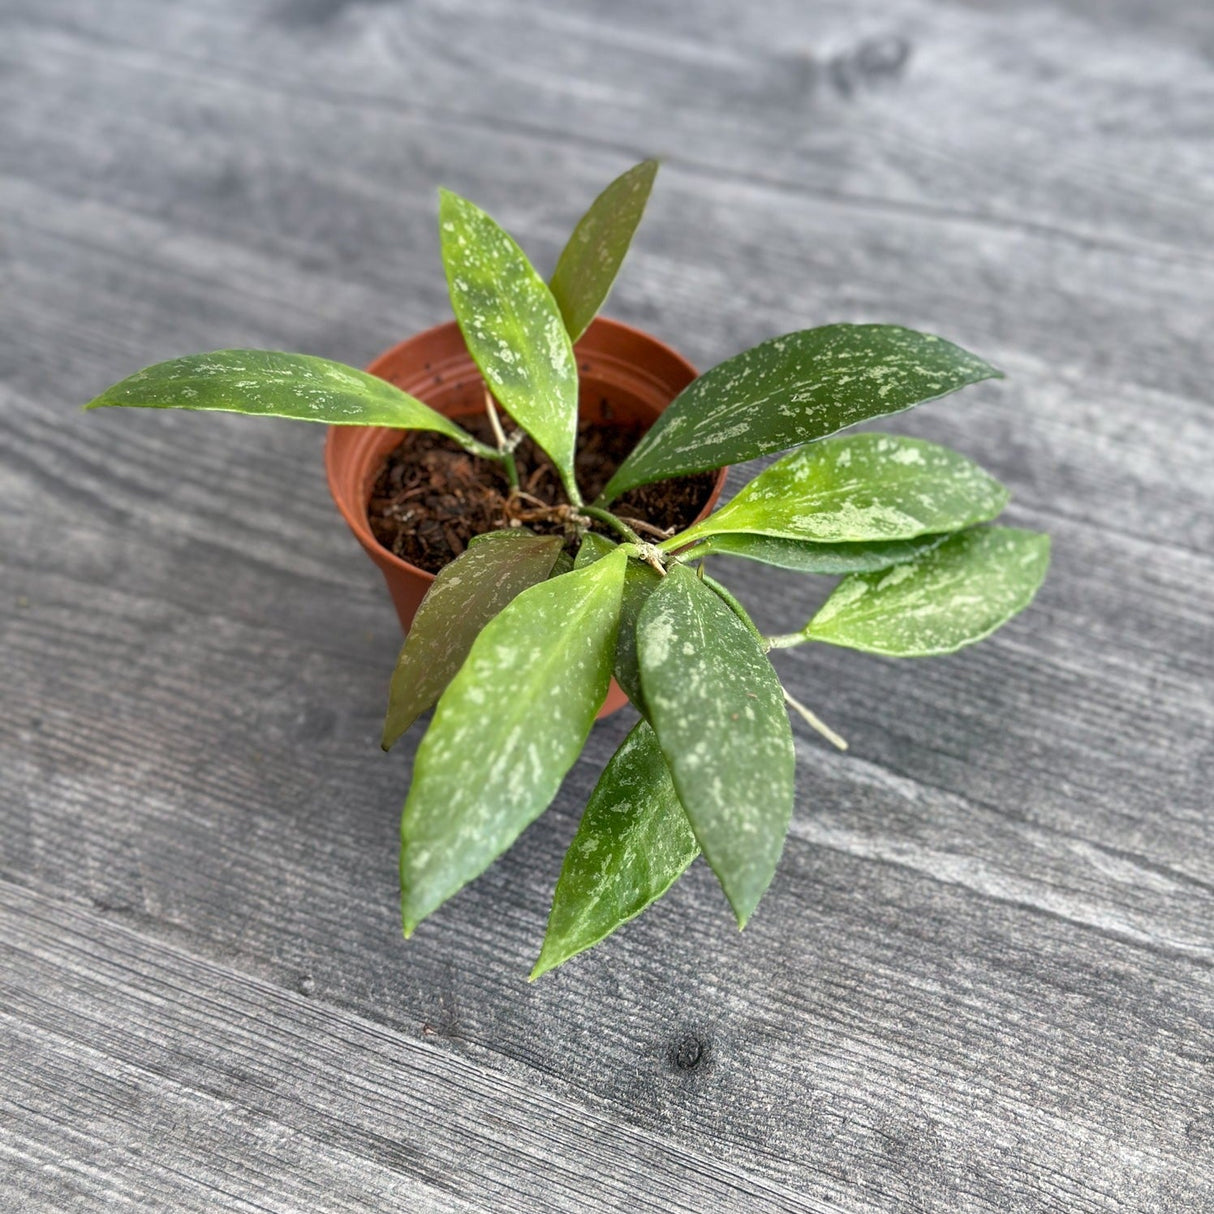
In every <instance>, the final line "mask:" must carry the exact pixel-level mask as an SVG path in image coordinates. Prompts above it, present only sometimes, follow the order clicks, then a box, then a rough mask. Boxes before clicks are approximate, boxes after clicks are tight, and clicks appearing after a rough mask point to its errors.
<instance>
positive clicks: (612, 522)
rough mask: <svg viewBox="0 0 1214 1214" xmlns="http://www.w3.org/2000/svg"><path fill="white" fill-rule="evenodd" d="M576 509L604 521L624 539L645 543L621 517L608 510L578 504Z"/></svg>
mask: <svg viewBox="0 0 1214 1214" xmlns="http://www.w3.org/2000/svg"><path fill="white" fill-rule="evenodd" d="M578 511H579V512H580V513H582V514H586V515H589V516H590V517H591V518H592V519H597V520H598V521H599V522H600V523H604V524H605V525H606V526H608V527H610V528H611V529H612V530H613V531H616V532H618V533H619V534H620V535H622V536H623V537H624V538H625V539H626V540H631V541H632V542H633V543H634V544H644V543H645V541H644V540H643V539H641V537H640V536H639V535H637V533H636V532H635V531H633V529H632V528H631V527H630V526H628V524H627V523H626V522H624V520H623V519H622V518H617V517H616V516H615V515H614V514H612V513H611V511H610V510H602V509H600V508H599V507H598V506H579V507H578Z"/></svg>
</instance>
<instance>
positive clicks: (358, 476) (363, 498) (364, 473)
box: [325, 317, 725, 717]
mask: <svg viewBox="0 0 1214 1214" xmlns="http://www.w3.org/2000/svg"><path fill="white" fill-rule="evenodd" d="M575 353H576V355H577V360H578V369H579V374H580V379H581V399H580V402H579V411H580V413H581V416H582V417H583V418H593V419H594V420H595V421H599V422H611V421H619V422H623V423H626V424H628V423H631V424H635V423H638V422H639V423H641V424H642V425H645V426H649V425H652V424H653V422H654V420H655V419H656V418H657V416H658V414H659V413H661V411H662V410H663V409H665V408H666V406H667V405H668V404H669V403H670V402H671V401H672V400H673V399H674V398H675V396H677V395H678V393H679V392H681V391H682V390H683V388H685V387H686V386H687V385H688V384H689V383H690V382H691V381H692V380H693V379H695V377H696V370H695V368H694V367H693V366H692V365H691V364H690V363H689V362H688V361H687V360H686V359H685V358H683V357H681V356H680V355H678V354H676V353H675V352H674V351H673V350H672V349H671V348H670V347H669V346H666V345H663V344H662V342H660V341H657V340H656V339H655V338H653V337H650V336H649V335H648V334H647V333H642V332H641V331H640V330H639V329H634V328H632V327H631V326H629V325H624V324H620V323H619V321H615V320H604V319H603V318H601V317H600V318H599V319H597V320H595V321H594V322H593V323H592V324H591V326H590V328H589V329H587V330H586V333H585V335H584V336H583V337H582V339H581V341H579V342H578V343H577V346H576V347H575ZM367 370H368V371H370V372H371V373H372V374H373V375H379V376H381V377H382V378H384V379H386V380H388V381H389V382H390V383H394V384H396V386H397V387H399V388H403V389H404V390H405V391H406V392H409V393H410V394H411V395H413V396H416V397H417V398H418V399H419V400H423V401H425V402H426V404H428V405H429V406H430V407H431V408H433V409H437V410H438V411H439V412H440V413H444V414H446V415H447V416H448V417H454V418H460V417H467V416H470V415H472V414H477V415H480V414H482V413H483V411H484V396H483V381H482V380H481V376H480V372H479V371H478V370H477V369H476V365H475V364H474V363H473V361H472V358H471V356H470V355H469V354H468V350H467V347H465V345H464V339H463V337H462V336H461V334H460V331H459V326H458V325H456V323H455V322H454V321H450V322H448V323H447V324H445V325H437V326H436V327H435V328H433V329H427V330H426V331H425V332H424V333H418V334H417V335H416V336H415V337H410V338H409V339H408V340H407V341H402V342H401V343H400V345H397V346H393V347H392V349H390V350H387V351H385V352H384V353H383V354H381V355H380V356H379V357H378V358H377V359H376V360H375V361H374V362H373V363H372V364H371V365H370V366H369V367H368V368H367ZM607 401H609V402H610V404H609V405H608V406H607V407H606V408H605V407H604V402H607ZM608 410H609V412H608ZM400 441H401V432H400V431H399V430H391V429H387V428H384V427H380V426H331V427H330V428H329V432H328V437H327V439H326V442H325V471H326V473H327V474H328V478H329V492H330V493H332V494H333V500H334V501H335V502H336V503H337V508H338V510H340V511H341V513H342V517H343V518H344V519H345V520H346V522H347V523H348V524H349V526H350V530H351V531H353V532H354V535H355V537H356V538H357V540H358V542H359V543H360V544H362V546H363V548H364V550H365V551H366V553H367V555H368V556H369V557H370V558H371V559H372V560H373V561H374V562H375V563H376V565H378V566H379V569H380V571H381V572H382V573H383V575H384V581H386V582H387V583H388V591H389V593H390V594H391V595H392V602H393V603H394V604H395V605H396V614H397V615H398V616H399V617H400V623H401V627H402V628H403V629H404V630H405V631H408V629H409V625H410V624H411V623H412V622H413V616H414V614H415V613H416V611H417V608H418V605H419V604H420V603H421V601H422V599H423V598H424V597H425V594H426V591H427V590H429V589H430V583H431V582H433V581H434V574H432V573H427V572H426V570H424V569H419V568H418V567H417V566H416V565H411V564H409V562H408V561H405V560H402V559H401V558H400V557H399V556H396V555H395V554H394V553H392V552H389V551H388V549H387V548H385V547H383V545H381V544H380V543H379V541H378V540H377V539H376V538H375V536H374V534H373V533H372V531H371V525H370V523H369V522H368V520H367V505H368V503H369V501H370V498H371V489H372V486H373V485H374V483H375V478H376V476H378V474H379V470H380V468H381V466H382V464H383V460H384V457H385V456H386V455H387V453H388V452H389V451H391V450H392V448H393V447H395V446H396V445H397V444H398V443H399V442H400ZM724 483H725V470H724V469H722V470H721V472H720V473H719V474H718V476H717V480H716V484H715V485H714V486H713V490H712V496H711V497H710V498H709V499H708V502H707V504H706V505H705V507H704V509H703V511H701V513H700V515H699V516H698V517H699V518H703V517H704V515H706V514H707V513H708V512H709V511H710V510H711V509H712V507H713V506H714V505H715V504H716V500H717V498H718V497H719V496H720V493H721V488H722V486H723V485H724ZM627 702H628V698H627V696H625V695H624V693H623V692H622V691H621V690H620V688H619V687H618V686H617V685H616V683H615V681H614V680H612V683H611V690H610V691H609V692H608V694H607V699H606V701H605V702H604V704H603V708H602V710H601V711H600V713H599V716H600V717H603V716H606V715H607V714H608V713H611V712H614V711H615V710H616V709H617V708H622V707H623V706H624V705H625V704H626V703H627Z"/></svg>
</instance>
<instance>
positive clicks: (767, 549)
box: [687, 534, 948, 575]
mask: <svg viewBox="0 0 1214 1214" xmlns="http://www.w3.org/2000/svg"><path fill="white" fill-rule="evenodd" d="M946 539H948V536H947V535H921V536H919V537H918V538H916V539H913V540H889V541H887V542H884V543H882V542H880V541H878V542H875V543H867V544H815V543H812V542H810V541H808V540H785V539H780V538H778V537H777V536H773V535H730V534H724V535H710V536H707V537H706V538H705V539H704V540H702V541H701V542H700V543H699V544H697V545H696V547H695V550H694V552H691V553H688V554H687V556H688V557H689V558H691V559H698V558H700V557H705V556H740V557H744V558H745V559H746V560H748V561H759V562H760V563H761V564H764V565H773V566H775V567H776V568H777V569H791V570H793V571H795V572H797V573H825V574H832V575H835V574H841V573H865V572H870V571H872V570H874V569H888V568H890V567H891V566H892V565H903V564H905V563H906V562H907V561H913V560H915V559H916V558H918V557H920V556H922V555H923V554H924V553H925V552H930V551H931V550H932V549H933V548H935V547H938V546H939V545H940V544H942V543H944V541H945V540H946Z"/></svg>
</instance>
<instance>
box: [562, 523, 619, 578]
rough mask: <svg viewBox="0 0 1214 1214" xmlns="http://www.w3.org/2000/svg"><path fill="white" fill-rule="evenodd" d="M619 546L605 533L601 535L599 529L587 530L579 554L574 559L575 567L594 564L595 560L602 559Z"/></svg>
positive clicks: (580, 567)
mask: <svg viewBox="0 0 1214 1214" xmlns="http://www.w3.org/2000/svg"><path fill="white" fill-rule="evenodd" d="M618 547H619V545H618V544H616V543H615V542H614V541H612V540H609V539H608V538H607V537H606V536H605V535H599V533H598V532H597V531H587V532H586V534H585V535H584V536H582V542H581V544H579V545H578V550H577V556H576V557H574V560H573V567H574V568H575V569H584V568H585V567H586V566H587V565H592V564H594V562H595V561H597V560H601V559H602V558H603V557H605V556H606V555H607V554H608V553H609V552H614V551H615V549H616V548H618Z"/></svg>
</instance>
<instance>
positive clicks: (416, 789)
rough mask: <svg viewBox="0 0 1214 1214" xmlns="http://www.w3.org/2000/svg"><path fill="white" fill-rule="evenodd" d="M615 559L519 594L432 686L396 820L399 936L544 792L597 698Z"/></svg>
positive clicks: (481, 860)
mask: <svg viewBox="0 0 1214 1214" xmlns="http://www.w3.org/2000/svg"><path fill="white" fill-rule="evenodd" d="M626 560H627V554H626V553H624V552H623V551H619V552H616V553H612V554H611V555H610V556H608V557H605V558H604V559H603V560H601V561H596V562H595V563H594V564H593V565H590V566H588V567H586V568H585V569H577V570H574V571H573V572H571V573H566V574H564V575H563V576H561V577H559V578H552V579H550V580H549V581H546V582H540V583H539V585H537V586H532V587H531V589H530V590H524V591H523V593H522V594H520V595H519V596H518V598H516V599H515V600H514V601H513V602H512V603H510V604H509V605H508V606H507V607H505V608H504V609H503V610H502V611H501V612H500V613H499V614H498V615H497V616H495V617H494V619H492V620H491V621H490V622H489V623H488V624H487V625H486V626H485V627H484V629H483V630H482V631H481V633H480V635H479V636H478V637H477V638H476V640H475V642H473V645H472V650H471V652H470V653H469V654H468V657H467V659H466V661H465V662H464V664H463V666H461V667H460V670H459V673H458V674H457V675H456V676H455V678H454V679H452V681H451V683H450V685H449V686H448V687H447V690H446V691H445V692H443V695H442V698H441V699H440V700H439V702H438V707H437V708H436V709H435V712H434V718H433V720H432V721H431V722H430V728H429V729H428V730H426V736H425V737H424V738H423V739H422V741H421V745H420V746H419V747H418V749H417V758H416V759H415V761H414V765H413V784H412V787H411V788H410V790H409V797H408V800H407V801H406V802H405V810H404V815H403V817H402V820H401V856H400V876H401V917H402V920H403V924H404V930H405V935H406V936H408V935H410V934H411V933H412V932H413V929H414V928H415V927H416V926H417V924H418V923H419V922H420V921H421V920H422V919H424V918H425V917H426V916H427V915H428V914H430V912H431V911H433V910H434V909H435V908H436V907H438V906H440V905H441V904H442V903H443V902H445V901H446V900H447V899H448V898H449V897H451V895H452V894H454V893H455V892H456V890H458V889H459V888H460V887H461V886H462V885H464V884H465V883H467V882H468V881H471V880H472V879H473V877H476V876H478V875H479V874H480V873H482V872H484V870H485V869H486V868H488V867H489V865H490V864H491V863H492V862H493V861H494V859H496V858H497V857H498V856H499V855H501V853H502V852H504V851H505V850H506V848H508V847H509V846H510V844H511V843H513V842H514V840H515V839H516V838H517V837H518V836H519V834H520V832H521V831H522V830H523V829H524V828H525V827H527V826H528V825H529V824H530V823H531V822H533V821H534V820H535V819H536V818H537V817H538V816H539V815H540V814H541V813H542V812H543V811H544V810H545V809H546V808H547V807H548V804H549V802H551V800H552V798H553V797H554V796H555V795H556V790H557V789H558V788H559V787H560V783H561V780H562V779H563V778H564V775H565V773H566V772H567V771H568V770H569V768H570V767H571V766H572V765H573V762H574V760H575V759H576V758H577V756H578V753H579V751H580V750H581V749H582V745H583V743H584V742H585V741H586V736H587V735H588V734H589V732H590V727H591V725H593V724H594V715H595V713H596V712H598V710H599V707H600V706H601V705H602V703H603V700H604V698H605V697H606V695H607V686H608V683H609V681H610V678H611V657H612V654H613V652H614V650H615V635H616V626H617V622H618V620H619V612H620V591H621V587H622V585H623V580H624V562H625V561H626Z"/></svg>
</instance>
